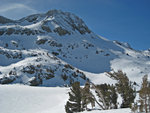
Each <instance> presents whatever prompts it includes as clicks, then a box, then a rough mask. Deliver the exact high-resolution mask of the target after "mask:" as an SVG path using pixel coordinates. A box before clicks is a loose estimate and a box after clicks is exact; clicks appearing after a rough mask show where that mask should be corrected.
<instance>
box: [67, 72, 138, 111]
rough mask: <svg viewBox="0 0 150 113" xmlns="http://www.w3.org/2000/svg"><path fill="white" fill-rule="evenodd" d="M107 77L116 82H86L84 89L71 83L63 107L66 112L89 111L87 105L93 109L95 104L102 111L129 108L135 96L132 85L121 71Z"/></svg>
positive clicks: (77, 84)
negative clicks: (119, 101)
mask: <svg viewBox="0 0 150 113" xmlns="http://www.w3.org/2000/svg"><path fill="white" fill-rule="evenodd" d="M108 75H109V76H110V77H112V78H114V79H116V80H117V81H118V82H117V83H116V84H115V85H109V84H100V85H95V84H93V83H89V82H87V83H86V84H85V86H84V87H80V83H79V82H75V83H73V84H72V87H71V88H70V90H71V91H70V92H69V100H68V101H67V103H66V105H65V110H66V112H67V113H74V112H82V111H84V110H91V109H89V108H88V107H87V105H89V104H91V107H92V109H93V107H95V103H96V104H97V105H98V106H99V109H102V110H107V109H117V108H118V107H121V108H128V107H130V105H131V104H132V103H133V102H134V98H135V96H136V95H135V94H136V92H135V90H134V88H133V84H132V83H131V82H130V81H129V79H128V77H127V76H126V74H124V73H123V72H122V71H118V72H113V73H108ZM118 94H120V95H121V96H122V99H123V101H122V104H121V106H119V105H118V103H117V98H118Z"/></svg>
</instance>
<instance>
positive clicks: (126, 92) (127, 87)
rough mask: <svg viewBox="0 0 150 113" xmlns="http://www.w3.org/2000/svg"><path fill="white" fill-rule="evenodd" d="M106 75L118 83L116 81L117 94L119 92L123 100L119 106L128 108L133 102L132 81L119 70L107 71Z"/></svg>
mask: <svg viewBox="0 0 150 113" xmlns="http://www.w3.org/2000/svg"><path fill="white" fill-rule="evenodd" d="M108 75H109V76H110V77H111V78H113V79H116V80H117V81H118V83H116V86H117V90H118V92H119V94H121V96H122V98H123V102H122V104H121V108H128V107H130V106H131V104H132V103H133V102H134V99H135V96H136V92H135V91H134V89H133V85H132V83H131V82H130V81H129V79H128V77H127V76H126V74H125V73H123V72H122V71H121V70H119V71H118V72H114V73H110V72H109V73H108Z"/></svg>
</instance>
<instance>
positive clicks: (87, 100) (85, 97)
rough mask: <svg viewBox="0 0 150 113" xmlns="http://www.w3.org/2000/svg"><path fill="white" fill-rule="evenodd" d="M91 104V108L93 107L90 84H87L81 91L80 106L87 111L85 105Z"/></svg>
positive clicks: (93, 100)
mask: <svg viewBox="0 0 150 113" xmlns="http://www.w3.org/2000/svg"><path fill="white" fill-rule="evenodd" d="M88 104H91V106H92V108H93V107H94V106H95V99H94V95H93V94H92V92H91V91H90V83H89V82H87V83H86V84H85V86H84V88H83V89H82V106H83V108H86V110H88V108H87V105H88Z"/></svg>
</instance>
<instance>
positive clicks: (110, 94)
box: [96, 84, 118, 109]
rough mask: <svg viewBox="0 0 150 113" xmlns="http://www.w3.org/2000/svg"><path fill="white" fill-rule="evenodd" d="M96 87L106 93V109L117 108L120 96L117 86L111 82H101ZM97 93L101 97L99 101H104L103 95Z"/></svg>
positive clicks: (103, 93)
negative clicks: (110, 83)
mask: <svg viewBox="0 0 150 113" xmlns="http://www.w3.org/2000/svg"><path fill="white" fill-rule="evenodd" d="M96 87H97V89H98V90H99V91H100V92H101V93H102V95H104V96H103V98H104V101H105V104H106V108H105V109H116V108H117V98H118V96H117V94H116V90H115V87H114V86H113V85H112V86H111V85H109V84H101V85H97V86H96ZM97 95H98V97H99V98H100V100H99V101H100V102H102V101H101V96H100V95H99V94H97Z"/></svg>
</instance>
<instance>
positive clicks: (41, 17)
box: [0, 10, 150, 86]
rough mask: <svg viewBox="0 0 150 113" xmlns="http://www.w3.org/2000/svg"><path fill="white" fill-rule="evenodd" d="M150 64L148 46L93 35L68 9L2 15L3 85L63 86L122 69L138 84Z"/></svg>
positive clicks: (0, 52) (0, 68) (0, 53)
mask: <svg viewBox="0 0 150 113" xmlns="http://www.w3.org/2000/svg"><path fill="white" fill-rule="evenodd" d="M149 68H150V51H149V50H147V51H136V50H134V49H132V48H131V47H130V45H129V44H127V43H121V42H118V41H110V40H107V39H105V38H103V37H101V36H99V35H96V34H95V33H94V32H92V31H91V30H90V29H89V28H88V27H87V26H86V24H85V23H84V22H83V20H82V19H80V18H79V17H77V16H76V15H74V14H72V13H68V12H62V11H60V10H51V11H48V12H47V13H44V14H35V15H30V16H28V17H24V18H22V19H20V20H10V19H7V18H5V17H0V83H1V84H7V83H22V84H28V85H41V86H63V85H69V84H70V83H72V82H74V81H80V82H81V83H84V82H85V81H87V80H88V78H89V79H90V80H91V81H93V82H97V83H101V81H103V80H104V79H106V78H108V77H107V76H106V75H105V73H104V72H106V71H111V70H115V71H117V70H123V71H124V72H126V73H127V76H128V77H129V79H130V80H131V81H136V82H137V83H140V82H141V81H140V80H141V78H142V77H143V75H145V74H149V73H150V69H149ZM100 73H103V75H104V77H103V76H102V74H100Z"/></svg>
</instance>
